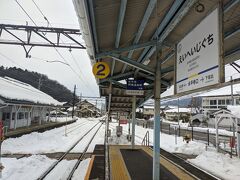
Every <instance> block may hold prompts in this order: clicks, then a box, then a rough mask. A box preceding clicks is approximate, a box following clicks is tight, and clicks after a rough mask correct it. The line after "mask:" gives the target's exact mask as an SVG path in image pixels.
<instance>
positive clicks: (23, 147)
mask: <svg viewBox="0 0 240 180" xmlns="http://www.w3.org/2000/svg"><path fill="white" fill-rule="evenodd" d="M97 122H98V119H97V120H96V118H88V119H86V118H81V119H79V120H78V121H77V122H75V123H72V124H70V125H68V126H67V132H68V134H67V136H65V127H60V128H55V129H52V130H49V131H45V132H43V133H38V132H33V133H30V134H27V135H23V136H21V137H18V138H9V139H6V140H5V141H4V142H3V144H2V153H3V154H13V153H19V154H25V153H26V154H40V153H53V152H64V151H66V150H67V149H68V148H69V147H70V146H72V144H73V143H74V142H76V141H77V139H79V138H80V137H81V136H82V135H83V134H85V133H86V132H87V131H88V130H89V129H90V128H91V127H93V125H94V124H96V123H97Z"/></svg>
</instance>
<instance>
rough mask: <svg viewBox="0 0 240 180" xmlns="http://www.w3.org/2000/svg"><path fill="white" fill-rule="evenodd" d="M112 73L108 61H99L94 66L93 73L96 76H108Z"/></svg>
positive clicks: (100, 77) (101, 77)
mask: <svg viewBox="0 0 240 180" xmlns="http://www.w3.org/2000/svg"><path fill="white" fill-rule="evenodd" d="M109 73H110V69H109V66H108V64H107V63H106V62H97V63H96V64H94V66H93V74H94V76H95V77H96V78H99V79H103V78H106V77H107V76H108V75H109Z"/></svg>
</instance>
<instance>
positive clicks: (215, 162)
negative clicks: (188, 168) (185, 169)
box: [188, 151, 240, 180]
mask: <svg viewBox="0 0 240 180" xmlns="http://www.w3.org/2000/svg"><path fill="white" fill-rule="evenodd" d="M188 161H190V162H191V163H193V164H195V165H196V166H199V167H200V168H202V169H204V170H206V171H208V172H211V173H212V174H215V175H216V176H218V177H220V178H221V179H226V180H238V179H240V171H239V170H240V160H239V159H238V158H236V157H233V158H230V157H229V155H228V154H221V153H217V152H216V151H205V152H203V153H201V154H200V155H199V156H197V157H196V158H195V159H189V160H188Z"/></svg>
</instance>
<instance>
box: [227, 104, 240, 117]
mask: <svg viewBox="0 0 240 180" xmlns="http://www.w3.org/2000/svg"><path fill="white" fill-rule="evenodd" d="M227 109H229V110H230V111H231V113H232V115H234V116H236V117H237V118H240V106H227Z"/></svg>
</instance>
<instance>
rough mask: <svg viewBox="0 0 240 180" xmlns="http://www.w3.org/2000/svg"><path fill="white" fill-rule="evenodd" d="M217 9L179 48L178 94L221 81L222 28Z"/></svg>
mask: <svg viewBox="0 0 240 180" xmlns="http://www.w3.org/2000/svg"><path fill="white" fill-rule="evenodd" d="M219 24H220V23H219V10H218V8H216V9H215V10H214V11H213V12H211V13H210V14H209V15H208V16H207V17H205V18H204V20H202V21H201V22H200V24H198V25H197V26H196V27H195V28H194V29H193V30H192V31H191V32H190V33H188V34H187V35H186V36H185V37H184V38H183V39H182V40H181V41H180V42H179V43H178V44H177V46H176V63H175V67H176V69H175V70H176V74H175V76H176V82H175V93H182V92H187V91H191V90H196V89H199V90H200V89H201V88H203V87H207V86H211V85H214V84H217V83H219V82H220V72H222V71H220V68H222V66H220V64H221V62H222V58H220V43H221V42H220V31H219V29H220V25H219Z"/></svg>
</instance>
